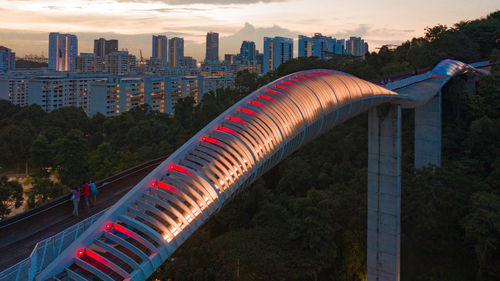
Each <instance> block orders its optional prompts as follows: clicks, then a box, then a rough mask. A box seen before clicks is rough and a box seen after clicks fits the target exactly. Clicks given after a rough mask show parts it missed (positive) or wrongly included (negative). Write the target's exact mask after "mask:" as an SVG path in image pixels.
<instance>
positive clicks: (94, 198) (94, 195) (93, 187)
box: [89, 179, 98, 207]
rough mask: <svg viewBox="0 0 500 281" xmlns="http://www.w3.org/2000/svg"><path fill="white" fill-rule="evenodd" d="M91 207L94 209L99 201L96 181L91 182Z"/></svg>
mask: <svg viewBox="0 0 500 281" xmlns="http://www.w3.org/2000/svg"><path fill="white" fill-rule="evenodd" d="M89 186H90V206H92V207H94V206H95V204H96V201H97V193H98V192H97V186H96V185H95V182H94V179H91V180H90V183H89Z"/></svg>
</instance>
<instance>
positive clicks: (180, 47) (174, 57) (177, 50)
mask: <svg viewBox="0 0 500 281" xmlns="http://www.w3.org/2000/svg"><path fill="white" fill-rule="evenodd" d="M183 57H184V39H182V38H179V37H174V38H172V39H170V40H168V63H169V65H170V66H171V67H179V66H180V63H181V59H182V58H183Z"/></svg>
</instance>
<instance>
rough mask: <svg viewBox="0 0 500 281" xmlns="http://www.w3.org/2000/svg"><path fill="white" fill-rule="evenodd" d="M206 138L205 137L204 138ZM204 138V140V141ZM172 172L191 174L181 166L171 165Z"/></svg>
mask: <svg viewBox="0 0 500 281" xmlns="http://www.w3.org/2000/svg"><path fill="white" fill-rule="evenodd" d="M203 138H205V137H203ZM203 138H202V140H203ZM170 170H171V171H176V172H179V173H183V174H185V175H187V174H189V170H188V169H186V168H184V167H181V166H179V165H170Z"/></svg>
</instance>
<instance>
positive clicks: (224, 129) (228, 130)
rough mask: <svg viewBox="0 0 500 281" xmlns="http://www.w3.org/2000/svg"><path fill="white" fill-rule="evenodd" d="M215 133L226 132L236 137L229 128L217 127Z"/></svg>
mask: <svg viewBox="0 0 500 281" xmlns="http://www.w3.org/2000/svg"><path fill="white" fill-rule="evenodd" d="M217 131H223V132H226V133H228V134H231V135H236V134H237V133H236V132H235V131H233V130H231V129H229V128H226V127H224V126H219V127H217Z"/></svg>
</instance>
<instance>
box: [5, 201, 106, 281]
mask: <svg viewBox="0 0 500 281" xmlns="http://www.w3.org/2000/svg"><path fill="white" fill-rule="evenodd" d="M107 209H108V208H106V209H104V210H102V211H100V212H98V213H96V214H94V215H93V216H91V217H88V218H86V219H85V220H83V221H81V222H79V223H77V224H74V225H72V226H70V227H68V228H66V229H65V230H63V231H61V232H59V233H57V234H55V235H53V236H51V237H49V238H47V239H44V240H42V241H40V242H38V243H37V244H36V245H35V247H34V248H33V251H31V254H30V255H29V257H27V258H26V259H24V260H22V261H20V262H18V263H16V264H14V265H13V266H11V267H9V268H7V269H5V270H4V271H2V272H0V281H18V280H33V278H34V277H35V276H36V275H37V274H38V273H39V272H40V271H41V270H42V269H44V268H45V266H46V265H48V264H49V263H50V262H51V261H52V260H53V259H55V258H56V257H57V256H58V255H59V254H60V253H61V252H62V251H63V250H64V249H66V247H67V246H69V245H70V244H71V243H72V242H73V241H74V240H75V239H76V238H78V237H79V236H80V235H81V234H82V233H83V232H84V231H85V230H86V229H87V228H88V227H89V226H90V225H92V223H94V222H95V221H96V220H97V219H98V218H99V217H100V216H101V215H102V214H103V213H104V212H105V211H106V210H107ZM72 234H73V235H72ZM68 237H69V238H68ZM49 248H50V249H49Z"/></svg>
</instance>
